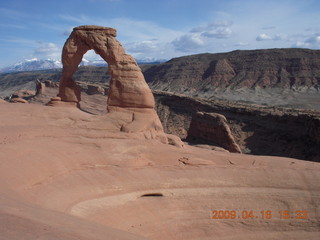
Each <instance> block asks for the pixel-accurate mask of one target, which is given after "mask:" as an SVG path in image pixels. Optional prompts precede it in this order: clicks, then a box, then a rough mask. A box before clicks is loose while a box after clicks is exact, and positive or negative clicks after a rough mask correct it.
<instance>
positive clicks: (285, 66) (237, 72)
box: [144, 49, 320, 93]
mask: <svg viewBox="0 0 320 240" xmlns="http://www.w3.org/2000/svg"><path fill="white" fill-rule="evenodd" d="M144 75H145V77H146V80H147V82H148V83H149V84H150V85H151V86H152V87H153V88H154V89H158V90H165V91H172V92H180V93H181V92H191V93H192V92H194V93H199V92H207V91H210V90H217V89H223V88H230V89H235V88H242V87H246V88H251V89H252V88H257V87H260V88H282V89H296V90H305V89H319V87H320V50H309V49H268V50H248V51H240V50H239V51H233V52H229V53H218V54H209V53H206V54H198V55H192V56H185V57H180V58H174V59H172V60H170V61H168V62H166V63H162V64H158V65H155V66H153V67H150V68H149V69H146V70H145V72H144Z"/></svg>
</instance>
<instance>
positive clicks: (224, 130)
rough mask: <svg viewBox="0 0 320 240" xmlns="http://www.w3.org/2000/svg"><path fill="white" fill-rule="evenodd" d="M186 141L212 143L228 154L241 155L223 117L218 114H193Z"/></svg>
mask: <svg viewBox="0 0 320 240" xmlns="http://www.w3.org/2000/svg"><path fill="white" fill-rule="evenodd" d="M187 139H188V140H189V141H192V142H202V143H203V142H204V143H214V144H217V145H218V146H220V147H223V148H225V149H227V150H228V151H230V152H236V153H241V149H240V147H239V145H238V144H237V143H236V142H235V140H234V137H233V136H232V133H231V130H230V128H229V126H228V122H227V119H226V118H225V116H223V115H221V114H218V113H205V112H197V113H195V114H193V116H192V120H191V123H190V127H189V130H188V136H187Z"/></svg>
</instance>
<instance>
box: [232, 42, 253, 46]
mask: <svg viewBox="0 0 320 240" xmlns="http://www.w3.org/2000/svg"><path fill="white" fill-rule="evenodd" d="M249 45H250V44H249V43H245V42H238V43H236V44H235V45H234V46H235V47H245V46H249Z"/></svg>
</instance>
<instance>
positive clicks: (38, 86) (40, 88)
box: [36, 79, 46, 95]
mask: <svg viewBox="0 0 320 240" xmlns="http://www.w3.org/2000/svg"><path fill="white" fill-rule="evenodd" d="M45 90H46V84H45V83H43V82H41V81H40V80H39V79H37V80H36V95H40V94H44V93H45Z"/></svg>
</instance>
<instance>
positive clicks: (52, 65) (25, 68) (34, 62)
mask: <svg viewBox="0 0 320 240" xmlns="http://www.w3.org/2000/svg"><path fill="white" fill-rule="evenodd" d="M136 61H137V62H138V64H157V63H163V62H165V61H166V60H164V59H142V60H140V59H138V60H136ZM80 66H96V67H103V66H107V63H106V62H105V61H104V60H102V59H101V60H94V61H89V60H87V59H85V58H83V59H82V62H81V63H80ZM59 68H62V63H61V61H58V60H52V59H37V58H32V59H25V60H24V61H21V62H18V63H16V64H13V65H11V66H9V67H5V68H2V69H0V73H10V72H29V71H38V70H48V69H59Z"/></svg>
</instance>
